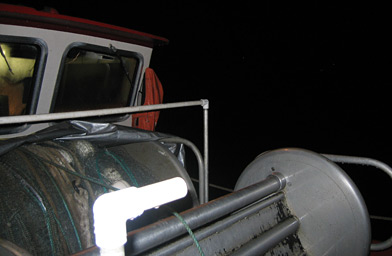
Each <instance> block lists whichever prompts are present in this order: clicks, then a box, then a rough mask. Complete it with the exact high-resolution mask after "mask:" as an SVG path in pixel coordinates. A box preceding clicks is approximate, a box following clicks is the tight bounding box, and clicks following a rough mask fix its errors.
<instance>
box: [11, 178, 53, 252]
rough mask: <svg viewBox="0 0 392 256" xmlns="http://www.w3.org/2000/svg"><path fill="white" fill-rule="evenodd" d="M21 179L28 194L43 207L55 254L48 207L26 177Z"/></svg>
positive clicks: (51, 246) (51, 245)
mask: <svg viewBox="0 0 392 256" xmlns="http://www.w3.org/2000/svg"><path fill="white" fill-rule="evenodd" d="M18 176H19V175H18ZM20 181H21V184H22V186H23V188H24V189H25V191H26V192H27V194H28V195H29V196H30V197H31V198H33V200H34V201H35V202H36V203H37V204H38V206H39V207H40V208H41V211H42V214H43V215H44V218H45V223H46V229H47V230H48V235H49V242H50V248H51V250H52V254H55V248H54V242H53V237H52V227H51V225H50V218H49V216H48V212H47V211H46V207H45V205H44V204H43V202H42V201H41V198H38V197H39V195H38V194H37V192H36V191H35V190H34V189H33V188H32V187H31V186H30V185H29V184H28V183H27V182H26V181H25V180H24V179H22V177H20Z"/></svg>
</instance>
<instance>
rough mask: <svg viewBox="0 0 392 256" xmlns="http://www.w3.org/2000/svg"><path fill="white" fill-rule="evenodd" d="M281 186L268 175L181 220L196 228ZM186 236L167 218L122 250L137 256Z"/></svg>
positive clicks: (130, 238) (132, 238) (279, 180)
mask: <svg viewBox="0 0 392 256" xmlns="http://www.w3.org/2000/svg"><path fill="white" fill-rule="evenodd" d="M285 185H286V181H285V178H284V177H283V176H282V175H280V174H279V173H276V175H270V176H269V177H267V178H266V179H265V180H263V181H261V182H259V183H256V184H254V185H251V186H249V187H247V188H244V189H242V190H239V191H236V192H234V193H231V194H228V195H226V196H223V197H221V198H220V199H219V200H213V201H210V202H208V203H206V204H204V205H201V206H200V207H196V208H192V209H190V210H187V211H185V212H183V213H182V214H181V216H182V218H183V219H184V221H185V222H186V223H187V224H188V226H189V227H190V228H191V229H194V228H198V227H200V226H202V225H205V224H207V223H210V222H212V221H214V220H216V219H218V218H220V217H223V216H225V215H227V214H229V213H231V212H233V211H236V210H238V209H240V208H242V207H244V206H247V205H249V204H251V203H253V202H255V201H257V200H260V199H262V198H264V197H266V196H268V195H271V194H273V193H275V192H278V191H280V190H281V189H283V188H284V187H285ZM186 232H187V231H186V229H185V228H184V225H183V224H182V223H181V222H180V221H179V220H178V219H177V218H176V217H170V218H167V219H165V220H162V221H159V222H156V223H154V224H151V225H149V226H146V227H144V228H142V229H141V230H135V231H132V232H130V233H129V234H128V243H127V245H126V246H127V248H129V250H130V251H132V253H134V254H138V253H141V252H144V251H146V250H149V249H151V248H154V247H155V246H158V245H160V244H162V243H165V242H167V241H169V240H171V239H173V238H176V237H178V236H180V235H183V234H185V233H186Z"/></svg>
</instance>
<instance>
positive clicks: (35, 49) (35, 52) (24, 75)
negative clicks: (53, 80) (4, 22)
mask: <svg viewBox="0 0 392 256" xmlns="http://www.w3.org/2000/svg"><path fill="white" fill-rule="evenodd" d="M40 53H41V48H40V46H38V45H35V44H29V43H19V42H10V40H6V41H4V40H2V39H1V38H0V54H1V55H0V116H14V115H25V114H30V110H32V103H33V102H32V98H33V92H34V88H33V87H34V84H35V81H34V77H35V75H34V74H35V73H36V70H37V64H38V60H39V58H40V56H41V54H40Z"/></svg>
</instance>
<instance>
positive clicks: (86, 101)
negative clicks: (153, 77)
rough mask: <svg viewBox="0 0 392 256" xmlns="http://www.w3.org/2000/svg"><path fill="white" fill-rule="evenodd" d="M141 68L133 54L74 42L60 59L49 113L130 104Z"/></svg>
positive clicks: (137, 58)
mask: <svg viewBox="0 0 392 256" xmlns="http://www.w3.org/2000/svg"><path fill="white" fill-rule="evenodd" d="M140 68H141V57H140V56H139V55H138V54H136V53H132V52H125V51H118V50H116V49H114V48H110V47H107V48H104V47H95V46H91V45H85V44H82V45H74V46H73V47H70V48H69V50H68V51H67V52H66V55H65V57H64V58H63V62H62V67H61V71H60V72H61V73H60V77H59V79H58V84H57V88H56V94H55V100H54V103H53V105H52V112H68V111H80V110H93V109H106V108H117V107H125V106H129V105H131V104H132V100H133V95H134V94H135V93H136V92H134V91H135V88H136V85H137V84H138V79H137V78H138V77H139V76H140Z"/></svg>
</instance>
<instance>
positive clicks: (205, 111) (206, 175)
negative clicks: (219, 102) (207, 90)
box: [202, 100, 209, 203]
mask: <svg viewBox="0 0 392 256" xmlns="http://www.w3.org/2000/svg"><path fill="white" fill-rule="evenodd" d="M202 101H203V104H202V106H203V124H204V196H205V198H203V201H204V203H206V202H208V182H209V170H208V164H209V159H208V153H209V152H208V109H209V102H208V100H202Z"/></svg>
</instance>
